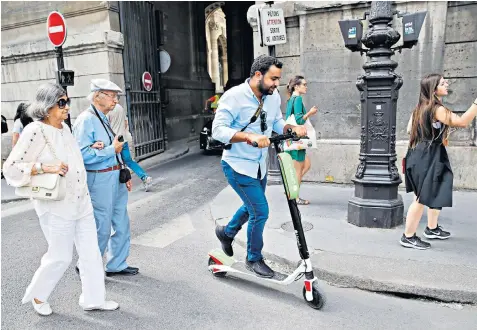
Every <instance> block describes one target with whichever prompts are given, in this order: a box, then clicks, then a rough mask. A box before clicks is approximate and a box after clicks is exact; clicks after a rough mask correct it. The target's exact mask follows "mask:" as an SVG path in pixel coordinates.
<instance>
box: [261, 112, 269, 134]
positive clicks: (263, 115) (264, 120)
mask: <svg viewBox="0 0 477 330" xmlns="http://www.w3.org/2000/svg"><path fill="white" fill-rule="evenodd" d="M260 129H261V130H262V132H265V131H266V130H267V129H268V126H267V113H266V112H265V111H262V112H260Z"/></svg>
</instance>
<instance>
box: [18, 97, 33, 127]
mask: <svg viewBox="0 0 477 330" xmlns="http://www.w3.org/2000/svg"><path fill="white" fill-rule="evenodd" d="M29 105H30V104H29V103H25V102H22V103H20V104H19V105H18V107H17V113H16V114H15V118H13V121H15V120H17V119H20V122H21V123H22V125H23V127H25V126H26V125H28V124H30V123H32V122H33V119H32V118H31V117H29V116H28V115H27V113H26V110H27V108H28V106H29Z"/></svg>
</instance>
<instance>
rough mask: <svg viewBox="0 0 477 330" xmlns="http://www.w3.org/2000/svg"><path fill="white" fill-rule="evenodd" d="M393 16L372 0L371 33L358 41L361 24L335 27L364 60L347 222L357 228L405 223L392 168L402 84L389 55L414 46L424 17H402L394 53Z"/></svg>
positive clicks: (386, 7) (395, 171)
mask: <svg viewBox="0 0 477 330" xmlns="http://www.w3.org/2000/svg"><path fill="white" fill-rule="evenodd" d="M394 14H397V12H395V11H393V10H392V2H386V1H373V2H372V3H371V11H370V13H369V14H368V13H366V14H365V17H366V16H367V15H369V29H368V30H367V31H365V33H364V36H363V37H362V38H361V34H362V25H361V22H360V21H359V20H347V21H340V22H339V23H340V28H341V32H342V34H343V38H344V39H345V46H346V47H347V48H349V49H350V50H351V51H360V52H362V53H363V52H366V55H367V57H368V60H367V61H366V63H365V64H364V65H363V69H364V71H365V73H364V74H363V75H361V76H359V77H358V81H357V82H356V86H357V88H358V90H359V91H360V95H361V148H360V154H359V165H358V168H357V170H356V175H355V178H354V179H353V182H354V186H355V191H354V196H353V197H352V198H351V199H350V200H349V202H348V222H349V223H352V224H354V225H356V226H359V227H374V228H392V227H395V226H398V225H400V224H402V223H403V213H404V205H403V201H402V197H401V196H400V195H399V194H398V186H399V184H400V183H401V182H402V180H401V177H400V175H399V171H398V168H397V167H396V160H397V157H396V105H397V100H398V95H399V89H400V88H401V86H402V85H403V80H402V78H401V76H400V75H398V74H397V73H395V72H394V69H396V67H397V66H398V64H397V62H395V61H393V60H392V59H391V56H392V55H394V50H395V49H400V48H411V47H412V46H414V45H415V44H416V43H417V38H418V36H419V32H420V29H421V27H422V23H423V21H424V18H425V15H426V13H425V12H424V13H417V14H412V15H401V16H402V17H403V28H404V31H403V32H404V37H403V41H404V43H403V46H402V47H397V48H394V49H392V47H393V45H394V44H396V43H397V42H398V41H399V40H400V38H401V34H400V33H399V32H398V31H396V30H395V29H394V28H393V27H392V24H391V22H392V20H393V16H394ZM361 43H362V44H364V45H365V46H366V47H367V48H368V49H364V48H363V47H362V45H361Z"/></svg>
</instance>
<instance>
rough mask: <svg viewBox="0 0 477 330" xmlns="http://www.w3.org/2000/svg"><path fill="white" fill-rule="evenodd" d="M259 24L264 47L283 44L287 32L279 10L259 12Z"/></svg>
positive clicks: (281, 10)
mask: <svg viewBox="0 0 477 330" xmlns="http://www.w3.org/2000/svg"><path fill="white" fill-rule="evenodd" d="M260 22H261V25H262V27H261V30H262V36H263V44H264V45H265V46H273V45H280V44H285V43H286V42H287V31H286V28H285V17H284V15H283V9H281V8H263V9H261V10H260Z"/></svg>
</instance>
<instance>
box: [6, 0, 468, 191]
mask: <svg viewBox="0 0 477 330" xmlns="http://www.w3.org/2000/svg"><path fill="white" fill-rule="evenodd" d="M132 3H133V2H123V3H121V4H120V3H119V2H118V1H63V2H61V1H58V2H48V1H26V2H14V1H11V2H9V1H3V2H2V10H1V19H2V23H1V24H2V50H1V56H2V81H1V83H2V91H1V102H2V103H1V112H2V115H4V116H6V117H7V119H8V121H9V126H10V129H11V127H12V124H13V122H12V119H13V117H14V114H15V110H16V107H17V105H18V104H19V103H20V102H22V101H27V100H30V99H31V98H32V97H33V95H34V93H35V90H36V88H37V87H38V85H39V84H40V83H41V82H47V81H55V76H54V75H55V71H56V59H55V54H54V50H53V47H52V46H51V45H50V44H49V41H48V39H47V36H46V29H45V25H46V24H45V23H46V18H47V16H48V13H49V12H51V11H52V10H58V11H60V12H61V13H63V14H64V16H65V18H66V21H67V26H68V38H67V41H66V43H65V45H64V47H63V48H64V55H65V67H66V69H71V70H74V71H75V86H73V87H69V88H68V93H69V96H70V97H71V99H72V106H71V113H72V119H73V121H74V119H75V118H76V117H77V115H78V114H79V113H80V112H81V111H82V110H84V109H85V108H86V107H87V106H88V102H87V101H86V99H85V97H86V95H87V94H88V92H89V82H90V80H91V79H92V78H106V79H110V80H112V81H114V82H115V83H117V84H118V85H119V86H121V87H122V88H124V89H125V90H126V89H127V88H128V82H127V81H126V78H125V76H127V74H125V71H126V70H125V63H128V61H130V62H134V58H129V59H126V58H125V56H124V53H125V52H124V50H125V48H127V42H126V41H127V40H128V38H130V37H131V36H128V35H127V34H126V35H125V34H124V31H123V30H122V26H123V27H124V22H123V23H121V10H120V8H121V7H122V6H125V5H130V6H132V5H131V4H132ZM144 3H146V2H144ZM147 4H148V5H150V6H152V7H151V8H152V9H153V10H154V11H159V12H160V14H161V15H160V19H159V20H160V22H156V23H157V24H155V25H154V28H155V29H151V31H150V34H151V36H152V37H158V38H159V39H160V42H158V45H159V46H158V47H157V49H148V48H147V47H148V46H149V45H148V44H147V43H143V47H144V49H142V54H144V53H146V52H149V53H150V54H149V55H148V56H152V58H154V59H155V58H156V57H157V52H158V51H160V50H165V51H167V52H168V53H169V54H170V57H171V66H170V68H169V70H168V71H167V72H165V73H158V77H159V78H158V80H159V81H158V84H159V85H160V104H161V105H160V106H159V107H157V109H156V113H153V114H151V116H159V115H161V116H164V121H163V123H162V125H163V126H164V127H163V129H164V139H165V141H174V140H178V139H184V138H190V139H196V138H197V137H198V135H199V131H200V129H201V128H202V125H203V123H204V122H205V121H206V120H208V119H209V118H208V117H207V115H206V114H204V113H203V106H204V102H205V100H206V99H207V98H209V97H210V96H211V95H213V94H214V93H215V92H216V91H219V90H220V89H221V88H222V86H223V85H222V84H225V83H226V82H227V80H229V81H231V82H233V84H237V83H240V82H243V80H244V79H245V78H247V77H248V75H249V71H250V66H251V63H252V61H253V58H254V56H257V55H259V54H262V53H266V52H267V49H266V48H265V47H260V45H259V42H258V35H257V33H258V32H257V28H256V21H254V19H253V16H254V8H255V7H252V5H254V4H255V3H254V2H235V1H221V2H214V1H187V2H174V1H156V2H147ZM257 4H258V2H257ZM274 6H279V7H282V8H283V9H284V12H285V16H286V26H287V37H288V42H287V44H285V45H279V46H277V47H276V54H277V56H278V57H279V58H280V59H281V60H282V61H283V62H284V64H285V67H284V70H283V79H282V82H281V83H282V86H281V88H280V89H281V94H282V99H283V104H285V102H286V96H285V95H286V93H285V90H284V87H285V85H286V83H287V81H288V79H289V78H290V77H291V76H292V75H294V74H304V75H305V76H306V78H307V80H308V85H309V88H308V94H307V95H306V97H305V104H306V105H307V107H311V106H312V105H317V106H318V107H319V109H320V110H319V113H318V115H317V116H316V117H315V118H313V119H312V122H313V124H314V126H315V128H316V131H317V138H318V145H319V148H318V150H313V151H311V152H310V155H311V158H312V163H313V166H312V169H311V171H310V173H309V174H308V175H307V177H306V178H305V179H306V180H309V181H332V182H337V183H350V182H351V179H352V178H353V176H354V174H355V171H356V166H357V164H358V155H359V136H360V128H359V127H360V111H361V109H360V102H359V93H358V90H357V89H356V85H355V83H356V78H357V76H358V75H359V74H360V73H362V65H363V63H364V62H365V57H364V56H361V55H360V54H357V53H351V52H350V51H348V50H347V49H346V48H345V47H344V45H343V40H342V37H341V33H340V30H339V25H338V20H340V19H347V18H360V17H363V13H364V12H365V11H366V10H369V8H370V2H369V1H349V2H339V1H294V2H293V1H286V2H276V4H275V5H274ZM395 6H396V9H398V10H400V11H403V12H410V13H411V12H416V11H422V10H427V12H428V14H427V17H426V20H425V23H424V26H423V29H422V31H421V36H420V40H419V43H418V45H417V46H416V47H414V48H413V49H411V50H403V52H402V53H401V54H399V53H397V54H396V55H395V56H394V59H395V60H396V61H397V62H398V64H399V66H398V68H397V69H396V72H397V73H399V74H401V75H402V76H403V79H404V85H403V87H402V88H401V90H400V98H399V101H398V113H397V139H398V140H399V141H398V148H397V152H398V159H399V161H400V159H401V158H402V156H403V155H404V152H405V150H406V139H407V136H406V133H405V127H406V123H407V121H408V119H409V116H410V113H411V110H412V108H413V106H414V105H415V104H416V102H417V97H418V83H419V80H420V78H421V77H422V76H423V75H425V74H426V73H429V72H443V73H444V75H445V76H446V77H447V78H448V79H449V80H450V82H451V89H452V93H451V94H450V95H449V97H447V98H446V100H445V102H446V104H448V105H449V107H450V108H451V109H453V110H454V111H456V112H462V111H465V110H466V109H467V108H468V106H469V105H470V104H471V102H472V101H473V100H474V99H475V97H476V95H477V39H476V36H477V24H476V23H475V17H476V15H477V2H476V1H459V2H453V1H442V2H437V1H396V5H395ZM218 9H220V11H221V12H222V13H223V14H222V13H221V12H220V11H219V10H218ZM140 19H141V20H143V19H144V17H140ZM224 20H225V27H224ZM144 21H145V20H144ZM249 22H250V23H251V25H249ZM212 35H213V37H212V38H210V37H211V36H212ZM207 36H209V38H207ZM207 40H212V41H213V40H215V41H217V48H215V45H214V44H213V43H208V42H207ZM208 58H209V60H208ZM212 58H213V60H212ZM219 61H220V62H219ZM212 62H214V63H217V67H213V66H212V65H211V64H212ZM209 63H210V64H209ZM219 63H220V64H221V65H220V66H219ZM220 67H221V68H220ZM220 72H222V76H221V74H220ZM158 97H159V96H158ZM121 103H122V104H123V106H125V108H126V109H127V110H128V112H129V111H130V110H131V109H128V103H127V102H126V99H125V98H124V97H123V98H122V100H121ZM282 109H283V110H284V109H285V107H284V106H283V108H282ZM133 136H134V132H133ZM476 136H477V134H476V131H475V122H474V124H473V126H472V127H470V128H468V129H461V130H458V131H456V132H454V133H453V134H452V136H451V137H452V141H451V146H450V147H449V154H450V157H451V161H452V164H453V166H454V175H455V178H456V180H455V184H456V187H460V188H471V189H477V171H476V170H475V164H476V163H477V148H476V147H475V145H476ZM10 149H11V132H10V133H7V134H4V135H2V158H4V157H6V156H7V155H8V153H9V151H10ZM398 165H399V164H398ZM398 168H400V166H398Z"/></svg>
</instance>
